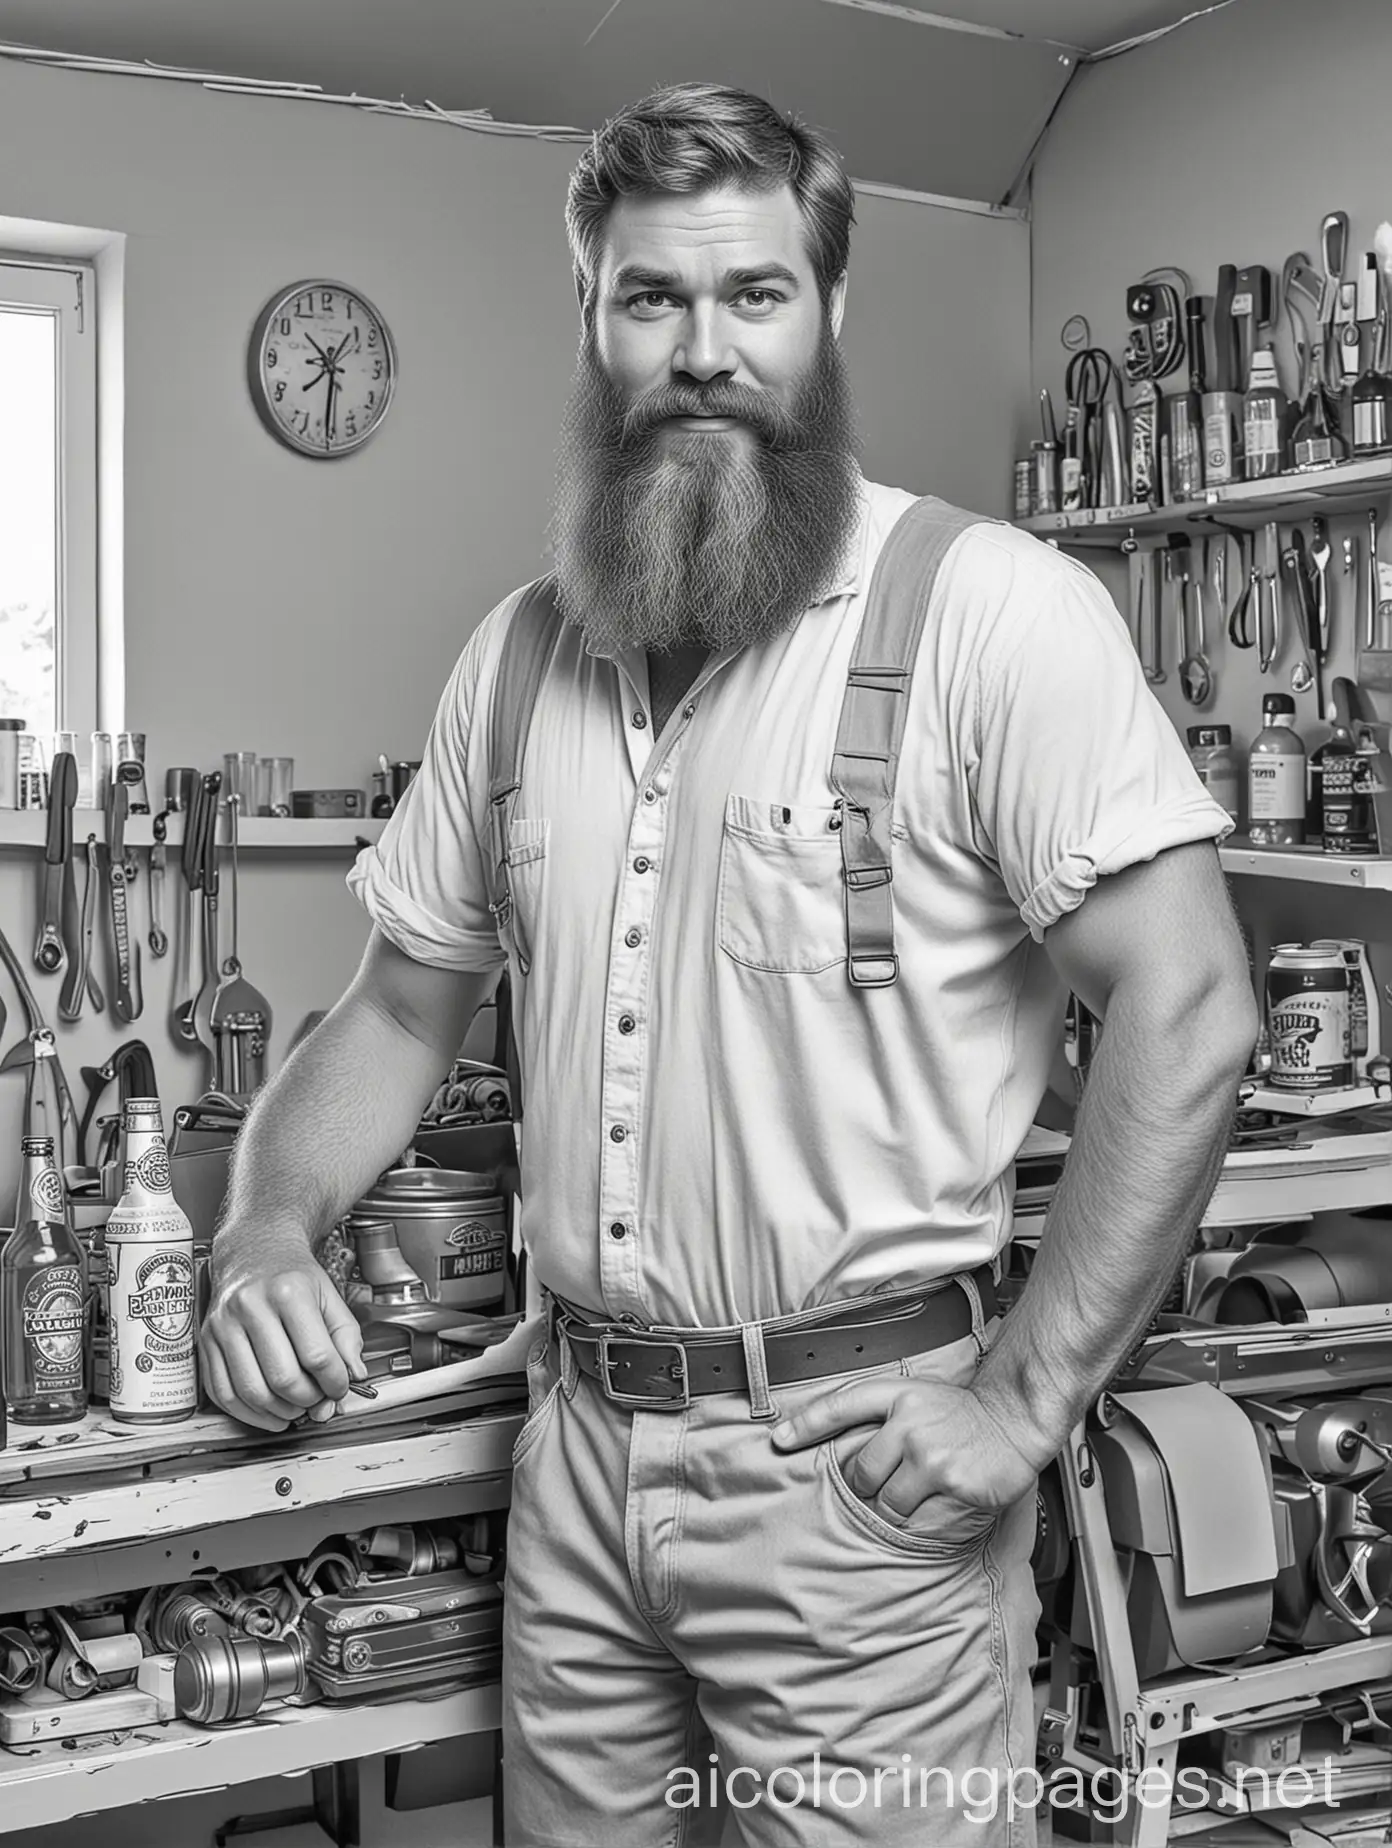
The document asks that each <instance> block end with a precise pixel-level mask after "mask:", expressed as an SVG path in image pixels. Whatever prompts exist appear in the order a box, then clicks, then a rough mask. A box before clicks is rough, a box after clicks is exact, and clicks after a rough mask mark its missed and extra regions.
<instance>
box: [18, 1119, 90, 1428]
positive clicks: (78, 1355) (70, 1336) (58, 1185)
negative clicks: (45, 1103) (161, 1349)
mask: <svg viewBox="0 0 1392 1848" xmlns="http://www.w3.org/2000/svg"><path fill="white" fill-rule="evenodd" d="M20 1154H21V1156H22V1159H23V1171H22V1174H21V1177H20V1183H19V1197H18V1200H17V1201H16V1203H15V1227H14V1231H13V1232H12V1233H11V1234H10V1236H9V1238H7V1239H6V1241H5V1246H4V1251H3V1253H0V1324H3V1339H4V1376H5V1398H6V1400H7V1401H8V1408H9V1416H10V1418H11V1419H12V1420H13V1421H14V1423H16V1424H27V1425H52V1424H74V1423H76V1422H77V1420H79V1419H80V1418H82V1417H83V1416H84V1415H85V1414H86V1411H87V1378H86V1367H85V1359H86V1353H85V1350H86V1341H85V1335H86V1325H87V1258H86V1253H85V1252H84V1251H83V1249H82V1244H81V1242H80V1240H79V1239H78V1237H77V1234H76V1233H75V1232H74V1231H73V1229H72V1222H71V1220H70V1218H69V1216H68V1205H67V1199H66V1196H65V1195H64V1192H63V1178H62V1176H61V1175H60V1174H59V1172H58V1169H57V1167H56V1166H55V1164H54V1160H53V1138H52V1136H26V1137H25V1138H24V1139H23V1141H22V1143H21V1144H20Z"/></svg>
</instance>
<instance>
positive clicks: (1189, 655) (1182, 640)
mask: <svg viewBox="0 0 1392 1848" xmlns="http://www.w3.org/2000/svg"><path fill="white" fill-rule="evenodd" d="M1166 562H1167V564H1168V565H1169V569H1170V580H1171V582H1172V583H1173V584H1174V586H1175V614H1176V616H1177V618H1178V623H1177V635H1178V648H1177V651H1176V655H1175V659H1176V660H1177V661H1178V663H1179V669H1178V672H1179V687H1180V691H1181V692H1182V693H1183V695H1184V697H1185V699H1186V700H1188V702H1189V704H1190V705H1191V706H1203V705H1206V704H1207V703H1208V701H1209V699H1210V698H1211V697H1212V694H1213V674H1212V671H1211V670H1210V668H1209V664H1208V660H1207V657H1206V655H1205V653H1204V645H1205V635H1204V608H1203V585H1202V582H1200V581H1196V579H1195V577H1194V570H1193V556H1192V553H1191V550H1190V544H1189V537H1188V535H1187V534H1186V533H1171V534H1170V538H1169V550H1168V554H1167V559H1166ZM1191 591H1193V592H1194V593H1195V595H1196V596H1197V602H1198V610H1197V614H1198V631H1197V636H1196V635H1195V633H1194V630H1193V627H1192V624H1191V622H1190V608H1191V604H1192V602H1193V599H1192V598H1191V596H1190V592H1191Z"/></svg>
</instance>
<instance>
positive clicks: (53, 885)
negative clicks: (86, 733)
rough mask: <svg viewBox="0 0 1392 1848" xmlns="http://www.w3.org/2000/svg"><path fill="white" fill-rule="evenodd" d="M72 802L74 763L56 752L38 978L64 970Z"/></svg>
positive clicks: (66, 753)
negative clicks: (64, 912)
mask: <svg viewBox="0 0 1392 1848" xmlns="http://www.w3.org/2000/svg"><path fill="white" fill-rule="evenodd" d="M76 801H77V760H76V759H75V758H74V757H73V755H72V753H71V752H69V751H58V752H57V753H55V755H54V759H53V764H52V768H51V769H50V771H49V777H48V834H47V839H46V840H45V843H44V870H43V883H42V886H41V888H40V894H39V934H38V936H37V937H36V939H35V941H34V964H35V967H36V968H37V969H38V970H39V972H40V974H41V975H62V974H64V973H65V972H66V970H67V966H68V944H67V940H66V938H65V937H64V934H63V926H64V917H63V893H64V887H65V885H66V884H67V883H70V882H71V880H72V850H73V838H72V835H73V830H72V816H73V806H74V804H75V803H76Z"/></svg>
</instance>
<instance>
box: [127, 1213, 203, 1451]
mask: <svg viewBox="0 0 1392 1848" xmlns="http://www.w3.org/2000/svg"><path fill="white" fill-rule="evenodd" d="M131 1229H132V1231H133V1230H134V1229H135V1228H134V1227H132V1228H131ZM110 1230H111V1229H110V1227H108V1240H107V1262H108V1266H109V1270H110V1282H109V1286H108V1288H109V1309H108V1313H109V1316H110V1324H111V1363H110V1364H111V1380H110V1397H111V1407H112V1410H113V1411H116V1412H127V1413H136V1414H144V1415H150V1416H154V1415H158V1414H160V1413H168V1414H175V1415H178V1414H181V1413H188V1412H192V1411H193V1409H194V1407H195V1405H196V1403H197V1382H196V1377H195V1371H194V1338H195V1321H196V1313H195V1291H194V1270H193V1254H192V1252H191V1250H190V1248H189V1245H188V1244H187V1243H180V1244H169V1245H157V1244H154V1245H152V1243H151V1239H150V1233H151V1232H152V1231H153V1228H152V1227H151V1226H150V1224H149V1222H148V1221H147V1222H146V1223H145V1224H144V1225H143V1226H142V1227H141V1231H142V1232H143V1233H144V1234H145V1236H144V1237H142V1238H141V1239H140V1240H139V1241H138V1242H137V1241H135V1240H131V1241H130V1242H126V1241H124V1240H121V1239H112V1238H111V1236H110ZM184 1230H185V1237H186V1238H187V1230H186V1226H185V1228H184Z"/></svg>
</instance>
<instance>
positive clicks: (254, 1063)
mask: <svg viewBox="0 0 1392 1848" xmlns="http://www.w3.org/2000/svg"><path fill="white" fill-rule="evenodd" d="M240 809H241V801H240V799H239V798H238V797H236V796H234V797H233V798H232V800H231V802H230V803H229V804H228V810H227V814H228V822H229V825H230V827H231V837H230V845H231V849H232V861H231V865H232V906H231V909H232V948H231V952H230V954H229V955H227V956H226V957H224V959H223V964H222V976H223V979H222V980H221V981H220V982H219V983H218V986H217V992H216V993H215V994H214V996H213V1004H212V1009H211V1013H210V1016H209V1024H210V1026H211V1028H212V1032H213V1038H214V1040H215V1041H216V1056H215V1060H214V1064H215V1071H214V1085H215V1087H216V1089H218V1090H219V1091H227V1092H229V1093H231V1094H232V1095H234V1096H236V1095H240V1094H243V1093H246V1092H249V1091H256V1090H259V1089H260V1087H261V1085H262V1083H263V1081H264V1079H265V1076H266V1071H265V1061H266V1049H267V1047H268V1046H269V1044H270V1038H271V1004H270V1002H269V1001H267V999H266V997H265V996H264V995H263V994H262V993H261V991H260V989H259V988H254V987H253V986H252V984H251V983H250V982H249V981H247V979H246V977H245V976H244V975H243V974H242V965H241V963H240V961H239V960H238V958H237V875H238V867H237V823H238V818H239V812H240Z"/></svg>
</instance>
